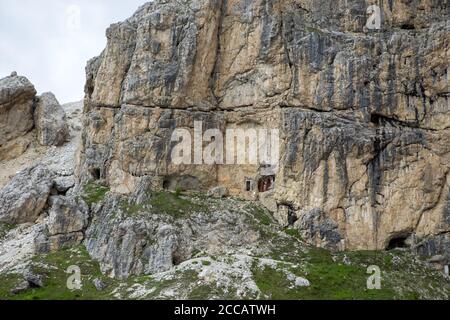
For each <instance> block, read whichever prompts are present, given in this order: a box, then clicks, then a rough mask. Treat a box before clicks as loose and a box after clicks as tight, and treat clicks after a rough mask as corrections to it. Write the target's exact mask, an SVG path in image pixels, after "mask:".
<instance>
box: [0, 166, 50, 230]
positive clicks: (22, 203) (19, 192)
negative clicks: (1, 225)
mask: <svg viewBox="0 0 450 320" xmlns="http://www.w3.org/2000/svg"><path fill="white" fill-rule="evenodd" d="M52 186H53V173H52V172H51V171H50V170H48V169H47V167H45V166H43V165H37V166H34V167H31V168H28V169H25V170H23V171H21V172H20V173H18V174H17V175H16V176H15V177H14V178H13V179H12V180H11V182H10V183H9V184H7V185H6V186H5V187H4V188H3V189H2V190H0V221H1V222H5V223H10V224H21V223H27V222H35V221H36V220H37V218H38V217H39V215H40V214H41V213H42V210H43V209H44V207H45V205H46V203H47V199H48V197H49V195H50V192H51V189H52Z"/></svg>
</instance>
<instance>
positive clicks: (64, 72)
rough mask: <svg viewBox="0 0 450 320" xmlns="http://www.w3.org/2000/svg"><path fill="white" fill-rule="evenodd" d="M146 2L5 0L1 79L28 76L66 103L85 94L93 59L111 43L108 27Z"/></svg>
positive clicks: (0, 20) (0, 0)
mask: <svg viewBox="0 0 450 320" xmlns="http://www.w3.org/2000/svg"><path fill="white" fill-rule="evenodd" d="M145 2H147V1H146V0H0V78H3V77H5V76H8V75H9V74H10V73H11V72H12V71H17V72H18V73H19V74H20V75H24V76H26V77H27V78H28V79H30V81H31V82H33V84H34V85H35V87H36V90H37V91H38V92H39V93H42V92H45V91H52V92H53V93H55V95H56V96H57V98H58V100H59V101H60V102H61V103H66V102H71V101H78V100H81V99H82V98H83V90H84V82H85V74H84V68H85V66H86V62H87V60H89V59H90V58H92V57H94V56H97V55H99V54H100V53H101V51H102V50H103V49H104V47H105V45H106V37H105V31H106V28H107V27H108V26H109V25H110V24H111V23H114V22H118V21H122V20H124V19H126V18H128V17H129V16H131V15H132V14H133V13H134V12H135V11H136V9H137V8H138V7H139V6H140V5H142V4H144V3H145Z"/></svg>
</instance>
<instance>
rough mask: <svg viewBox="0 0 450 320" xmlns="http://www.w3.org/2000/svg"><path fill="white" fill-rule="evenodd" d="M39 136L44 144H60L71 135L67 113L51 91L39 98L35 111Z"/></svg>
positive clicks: (39, 139)
mask: <svg viewBox="0 0 450 320" xmlns="http://www.w3.org/2000/svg"><path fill="white" fill-rule="evenodd" d="M34 122H35V125H36V130H37V138H38V141H39V143H40V144H41V145H43V146H60V145H62V144H63V143H65V142H66V141H67V139H68V137H69V127H68V124H67V120H66V113H65V112H64V109H63V108H62V107H61V105H60V104H59V102H58V100H56V97H55V95H54V94H53V93H51V92H46V93H43V94H42V95H41V96H40V97H38V98H37V103H36V109H35V111H34Z"/></svg>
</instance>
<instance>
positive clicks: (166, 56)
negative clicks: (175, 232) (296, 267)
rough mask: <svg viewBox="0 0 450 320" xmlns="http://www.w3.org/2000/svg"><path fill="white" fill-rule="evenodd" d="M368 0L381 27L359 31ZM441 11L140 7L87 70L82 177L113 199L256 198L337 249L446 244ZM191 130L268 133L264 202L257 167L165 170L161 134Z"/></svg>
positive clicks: (448, 111)
mask: <svg viewBox="0 0 450 320" xmlns="http://www.w3.org/2000/svg"><path fill="white" fill-rule="evenodd" d="M372 4H377V5H379V7H380V9H381V14H382V23H381V29H380V30H367V28H366V27H365V24H366V21H367V19H368V16H367V15H366V10H367V7H368V6H369V5H372ZM448 12H449V4H448V2H441V1H432V0H421V1H419V0H414V1H406V0H392V1H363V0H352V1H349V0H346V1H344V0H342V1H325V0H323V1H322V0H317V1H309V0H256V1H248V0H228V1H215V0H192V1H154V2H152V3H148V4H146V5H144V6H142V7H141V8H139V10H138V11H137V12H136V13H135V15H134V16H133V17H131V18H130V19H128V20H127V21H125V22H123V23H118V24H115V25H112V26H111V27H110V28H109V29H108V31H107V37H108V44H107V47H106V49H105V50H104V51H103V53H102V54H101V55H100V56H99V57H97V58H94V59H93V60H91V61H90V62H89V64H88V67H87V83H86V99H85V129H84V134H83V142H82V143H83V144H82V148H81V150H80V154H79V163H78V178H79V179H80V180H81V181H82V182H85V181H87V180H102V181H103V182H105V183H107V184H109V185H110V186H111V189H112V191H114V192H118V193H123V194H129V193H136V192H137V193H139V192H141V191H142V190H143V189H147V188H148V189H162V188H167V189H171V188H177V187H179V188H182V189H185V190H195V191H199V190H200V191H207V190H209V189H211V188H214V187H222V188H227V189H228V191H229V193H230V195H239V196H241V197H244V198H249V199H255V198H258V197H261V198H262V199H264V201H263V202H264V203H265V204H267V206H268V207H269V208H271V210H272V211H276V212H275V215H276V216H277V219H278V220H280V221H282V223H283V224H290V225H292V226H294V227H296V228H298V229H299V231H300V232H301V234H302V235H303V236H304V237H305V238H306V239H307V240H308V241H310V242H311V243H314V244H317V245H320V246H325V247H331V248H335V249H385V248H388V247H390V246H393V245H395V244H399V243H400V244H402V243H404V242H405V243H411V242H412V243H413V244H414V245H418V246H419V248H422V250H424V251H427V252H428V251H430V250H431V249H429V248H433V245H430V243H433V241H435V242H436V241H437V242H436V243H438V244H439V245H435V246H434V248H437V249H435V250H434V251H442V250H446V249H445V248H448V245H446V244H443V243H444V242H445V239H447V238H446V235H448V233H449V232H450V219H449V216H450V211H449V199H450V176H449V174H448V173H449V170H450V165H449V163H450V161H449V160H450V138H449V137H450V108H449V105H448V95H449V90H448V56H449V50H450V49H449V45H448V40H449V32H450V29H449V24H448V20H449V15H448ZM196 121H202V123H203V129H204V130H206V129H212V128H217V129H220V130H221V131H222V132H225V130H226V129H227V128H235V129H256V130H258V129H273V128H277V129H279V130H280V142H281V146H280V164H279V166H278V168H277V171H276V172H275V174H274V176H275V177H274V178H273V179H275V185H274V189H273V190H270V194H267V193H266V192H263V193H262V194H259V191H266V190H265V189H264V188H263V190H261V188H259V182H260V181H261V180H259V179H261V178H265V174H264V173H263V169H264V168H262V167H260V166H255V165H239V166H230V165H207V164H198V165H175V164H174V163H173V161H172V159H171V152H172V150H173V148H174V143H173V142H172V141H171V137H172V134H173V132H174V130H175V129H180V128H181V129H187V130H188V131H193V128H194V126H195V122H196ZM278 208H279V209H280V210H279V211H278ZM286 208H287V209H286ZM437 235H440V236H439V237H438V236H437ZM422 240H423V241H424V242H420V241H422ZM430 241H431V242H430ZM421 246H422V247H421ZM423 246H426V248H425V247H423ZM442 248H444V249H442ZM431 251H433V250H431Z"/></svg>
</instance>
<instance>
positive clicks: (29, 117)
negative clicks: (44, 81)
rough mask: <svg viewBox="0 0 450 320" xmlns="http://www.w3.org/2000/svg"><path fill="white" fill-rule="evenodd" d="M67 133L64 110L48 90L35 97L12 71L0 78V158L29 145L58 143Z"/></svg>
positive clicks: (9, 157) (30, 86)
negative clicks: (7, 75)
mask: <svg viewBox="0 0 450 320" xmlns="http://www.w3.org/2000/svg"><path fill="white" fill-rule="evenodd" d="M68 135H69V129H68V124H67V120H66V116H65V112H64V110H63V109H62V107H61V106H60V105H59V103H58V101H57V100H56V98H55V96H54V95H53V94H52V93H44V94H42V96H40V97H38V96H36V89H35V88H34V86H33V84H32V83H31V82H30V81H29V80H28V79H27V78H25V77H23V76H18V75H17V73H16V72H13V73H12V74H11V75H10V76H9V77H6V78H3V79H0V161H8V160H14V159H16V158H17V157H19V156H21V155H22V154H24V153H25V152H26V151H27V150H28V149H29V148H30V147H31V146H35V147H37V146H39V145H42V146H60V145H62V144H63V143H65V142H66V140H67V139H68Z"/></svg>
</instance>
